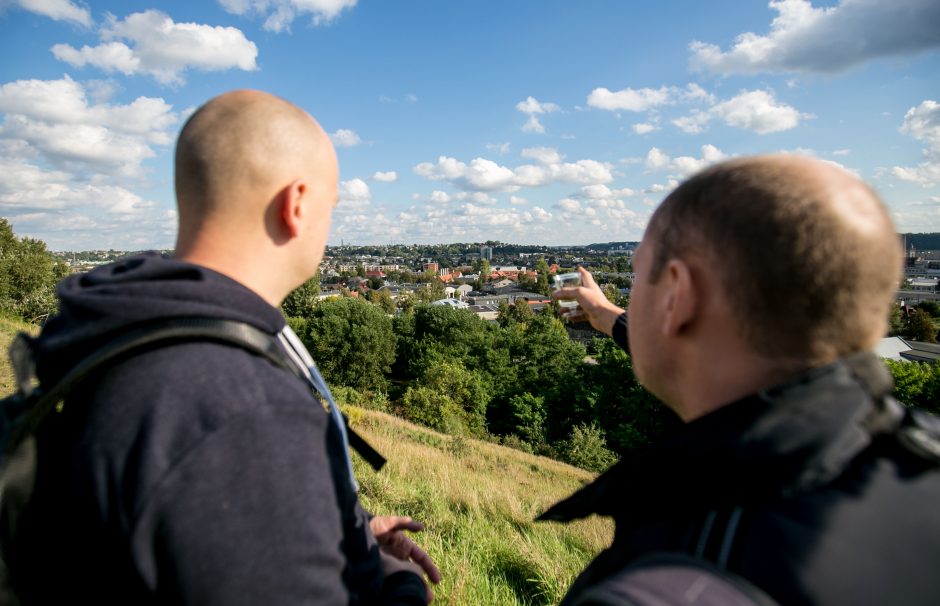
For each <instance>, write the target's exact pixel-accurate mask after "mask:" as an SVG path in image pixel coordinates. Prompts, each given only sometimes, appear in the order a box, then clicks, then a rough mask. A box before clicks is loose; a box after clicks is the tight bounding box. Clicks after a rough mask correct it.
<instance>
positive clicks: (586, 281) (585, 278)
mask: <svg viewBox="0 0 940 606" xmlns="http://www.w3.org/2000/svg"><path fill="white" fill-rule="evenodd" d="M578 272H579V273H580V274H581V284H583V285H584V286H587V287H589V288H596V287H597V282H595V281H594V276H592V275H591V272H589V271H588V270H586V269H584V267H583V266H581V265H579V266H578Z"/></svg>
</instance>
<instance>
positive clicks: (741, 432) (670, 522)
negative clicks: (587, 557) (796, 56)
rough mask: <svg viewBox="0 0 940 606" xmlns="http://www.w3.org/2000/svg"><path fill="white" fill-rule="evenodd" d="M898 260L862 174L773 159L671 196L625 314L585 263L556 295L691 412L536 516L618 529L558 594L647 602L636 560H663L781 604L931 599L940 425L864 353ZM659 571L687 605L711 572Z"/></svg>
mask: <svg viewBox="0 0 940 606" xmlns="http://www.w3.org/2000/svg"><path fill="white" fill-rule="evenodd" d="M901 257H902V253H901V249H900V246H899V242H898V238H897V235H896V233H895V230H894V226H893V225H892V222H891V220H890V218H889V216H888V213H887V212H886V209H885V207H884V205H883V204H882V203H881V201H880V200H879V199H878V197H877V196H876V194H875V193H874V192H873V191H872V190H871V189H870V188H869V187H868V186H866V185H865V184H864V183H862V182H861V181H859V180H858V179H857V178H856V177H854V176H852V175H850V174H848V173H846V172H845V171H843V170H842V169H840V168H837V167H835V166H834V165H831V164H828V163H825V162H821V161H818V160H813V159H809V158H803V157H798V156H790V155H779V156H761V157H753V158H743V159H737V160H732V161H729V162H725V163H722V164H719V165H716V166H713V167H711V168H708V169H706V170H704V171H702V172H701V173H699V174H697V175H695V176H693V177H692V178H690V179H689V180H687V181H686V182H684V183H683V184H681V185H680V186H679V187H678V188H677V189H676V190H675V191H674V192H672V194H670V195H669V196H668V197H667V198H666V200H665V201H664V202H663V203H662V204H661V205H660V207H659V208H658V209H657V210H656V212H655V213H654V214H653V217H652V219H651V220H650V223H649V226H648V228H647V230H646V234H645V235H644V238H643V242H642V243H641V245H640V246H639V248H638V249H637V251H636V254H635V256H634V259H633V264H634V271H635V273H636V279H635V280H634V284H633V289H632V291H631V293H630V305H629V313H627V312H625V311H624V310H622V309H620V308H618V307H616V306H615V305H613V304H612V303H610V302H609V301H607V299H606V298H605V297H604V295H603V294H602V293H601V291H600V289H599V288H598V287H597V285H596V283H595V282H594V280H593V278H592V277H591V275H590V274H589V273H587V272H586V271H584V270H583V269H582V270H581V271H582V286H581V287H578V288H571V289H565V290H563V291H560V292H559V293H558V295H557V296H558V297H560V298H566V299H576V300H577V301H578V303H579V304H580V310H581V311H579V312H578V313H579V314H583V316H584V317H585V319H587V320H589V321H590V322H591V323H592V325H593V326H594V327H595V328H597V329H598V330H601V331H603V332H605V333H607V334H609V335H611V336H613V337H614V339H615V340H616V341H618V343H620V344H621V346H622V347H624V348H625V349H628V351H629V352H630V355H631V358H632V363H633V369H634V372H635V374H636V377H637V379H638V380H639V381H640V383H642V384H643V386H644V387H646V388H647V389H648V390H649V391H650V392H652V393H653V394H654V395H655V396H657V397H658V398H659V399H660V400H661V401H662V402H663V404H665V405H666V406H667V407H668V408H669V409H671V410H672V411H673V412H675V413H676V415H677V416H678V417H679V418H680V419H681V420H682V421H683V422H684V423H681V424H679V423H677V427H676V428H675V429H674V430H671V431H669V432H668V433H667V435H666V436H665V437H664V438H663V439H662V440H660V441H659V442H657V443H656V444H654V445H652V446H650V447H649V448H647V449H644V450H641V451H637V452H634V453H630V454H628V455H626V456H625V457H624V458H623V459H622V460H621V461H620V462H619V463H618V464H617V465H615V466H614V467H613V468H611V469H610V470H609V471H608V472H606V473H605V474H603V475H602V476H601V477H600V478H598V480H597V481H595V482H594V483H593V484H592V485H590V486H588V487H586V488H584V489H582V490H581V491H579V492H577V493H575V494H574V495H572V496H571V497H570V498H568V499H567V500H565V501H562V502H561V503H559V504H557V505H555V506H554V507H552V508H551V509H549V510H548V511H547V512H545V514H544V515H543V516H542V518H543V519H550V520H559V521H567V520H571V519H575V518H580V517H584V516H587V515H590V514H594V513H598V514H601V515H609V516H612V517H613V518H614V519H615V520H616V523H617V532H616V537H615V539H614V542H613V545H612V546H611V547H610V548H609V549H608V550H606V551H604V552H603V553H602V554H601V555H600V556H598V558H597V559H596V560H595V561H594V562H593V563H592V564H591V565H590V566H589V567H588V568H587V569H586V570H585V571H584V573H582V575H581V576H580V577H579V578H578V579H577V580H576V581H575V583H574V585H573V586H572V587H571V589H570V592H569V594H568V596H567V598H566V599H565V601H564V603H565V604H579V605H581V604H622V603H647V602H633V601H629V600H634V599H639V598H638V596H640V595H644V594H643V592H645V591H649V590H650V587H651V586H650V585H649V584H645V583H647V581H649V579H650V578H651V577H649V576H646V577H643V579H644V580H638V579H639V578H640V577H639V576H638V571H646V572H649V571H650V568H649V566H650V565H651V563H656V562H657V560H655V557H656V556H655V554H662V553H663V552H666V553H670V554H671V556H670V557H671V558H673V559H672V560H670V561H671V562H672V563H675V562H676V561H678V560H676V558H679V557H680V556H678V555H677V554H684V556H688V557H689V558H693V560H691V561H693V562H695V563H696V564H697V565H699V564H701V562H703V561H704V562H708V563H709V566H711V567H712V569H714V570H724V571H727V573H730V574H734V575H738V577H737V578H738V579H739V580H740V578H744V579H746V580H748V581H750V582H751V583H753V584H754V585H756V586H758V587H760V588H761V589H763V590H764V591H765V592H766V593H767V594H769V595H770V597H771V598H773V599H774V600H776V601H777V602H779V603H781V604H853V605H858V604H888V603H891V604H933V603H936V600H937V596H938V593H937V588H938V585H937V580H936V576H935V575H936V572H935V570H934V569H935V568H936V562H938V561H940V515H938V513H937V511H938V510H937V503H940V422H938V420H937V419H936V418H934V417H931V416H929V415H927V414H926V413H922V412H920V411H913V410H910V409H905V408H904V407H902V406H900V405H899V404H898V403H897V402H896V401H895V400H894V399H893V398H892V397H891V395H890V394H891V392H892V381H891V376H890V374H889V373H888V372H887V369H886V368H885V366H884V365H883V364H882V363H881V362H880V361H879V360H878V358H877V357H876V356H875V355H874V354H873V353H871V350H872V349H873V347H874V345H875V344H876V342H877V341H878V340H879V339H880V338H881V337H882V336H884V335H885V334H886V332H887V320H888V315H889V310H890V307H891V305H893V303H894V295H895V291H896V289H897V286H898V283H899V280H900V277H901ZM684 556H682V557H684ZM656 565H658V566H660V568H659V569H657V573H661V572H663V570H665V569H664V568H662V566H663V560H662V559H660V560H659V561H658V564H656ZM644 567H645V568H644ZM715 567H717V568H715ZM673 570H674V569H673ZM641 576H642V574H641ZM661 578H664V579H666V581H665V585H663V584H660V585H659V586H658V587H656V584H655V583H654V584H653V587H654V589H653V591H654V593H655V592H656V591H658V590H659V589H662V588H663V587H668V588H669V591H671V592H673V594H676V593H678V594H679V595H684V596H685V598H684V600H685V601H680V602H676V603H682V604H686V603H689V604H691V603H699V602H697V601H695V596H697V595H700V594H701V592H702V591H704V588H705V587H706V585H708V583H709V582H711V581H714V580H715V577H714V576H713V577H711V578H709V577H708V575H704V576H703V575H699V576H698V577H696V578H693V579H692V581H691V582H690V583H689V584H688V585H683V584H682V582H683V581H682V580H678V579H677V578H676V577H675V576H673V577H670V576H669V574H668V573H667V574H666V576H665V577H661ZM668 593H669V592H666V593H665V594H662V595H668ZM645 595H647V596H648V595H649V594H648V593H646V594H645ZM654 603H657V604H660V603H662V604H665V603H672V602H669V601H668V600H667V601H663V602H654ZM702 603H728V602H727V600H721V599H719V600H717V601H716V602H702ZM758 603H760V602H758Z"/></svg>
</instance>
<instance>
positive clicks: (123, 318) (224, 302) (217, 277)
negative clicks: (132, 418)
mask: <svg viewBox="0 0 940 606" xmlns="http://www.w3.org/2000/svg"><path fill="white" fill-rule="evenodd" d="M57 295H58V298H59V313H58V315H56V316H55V317H54V318H52V319H51V320H49V322H47V323H46V325H45V326H44V327H43V330H42V333H41V334H40V336H39V337H37V338H36V339H35V340H33V343H32V345H33V352H34V355H35V360H36V372H37V376H38V377H39V380H40V381H50V380H53V381H54V380H55V379H57V378H58V377H60V376H61V375H62V374H63V373H64V372H66V371H67V370H68V369H69V368H71V367H72V366H73V365H74V364H75V363H77V362H78V361H80V360H81V359H82V358H83V357H85V356H86V355H88V353H90V352H91V351H93V350H94V349H96V348H97V347H99V346H100V345H101V344H102V343H104V342H105V341H107V340H108V339H109V338H110V337H111V336H112V335H113V334H115V333H118V332H121V331H122V330H124V329H127V328H129V327H130V326H132V325H135V324H138V323H141V322H146V321H150V320H157V319H161V318H169V317H177V316H189V317H192V316H204V317H214V318H221V319H226V320H237V321H241V322H246V323H248V324H251V325H252V326H255V327H257V328H260V329H261V330H264V331H266V332H269V333H271V334H274V333H276V332H278V331H279V330H281V329H282V328H283V327H284V317H283V316H282V315H281V312H280V311H279V310H277V309H275V308H274V307H271V305H269V304H268V303H267V302H266V301H265V300H264V299H262V298H261V297H260V296H259V295H257V294H256V293H254V292H253V291H251V290H249V289H248V288H247V287H245V286H243V285H242V284H240V283H238V282H236V281H235V280H233V279H231V278H229V277H227V276H224V275H222V274H220V273H218V272H215V271H212V270H211V269H207V268H205V267H201V266H199V265H194V264H191V263H185V262H182V261H177V260H174V259H169V258H167V257H163V256H161V255H159V254H157V253H146V254H142V255H138V256H134V257H128V258H127V259H123V260H121V261H118V262H116V263H111V264H108V265H103V266H101V267H99V268H96V269H94V270H92V271H90V272H88V273H86V274H76V275H73V276H69V277H67V278H65V279H64V280H62V281H61V282H60V283H59V285H58V288H57Z"/></svg>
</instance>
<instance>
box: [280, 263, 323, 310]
mask: <svg viewBox="0 0 940 606" xmlns="http://www.w3.org/2000/svg"><path fill="white" fill-rule="evenodd" d="M319 300H320V271H319V270H317V273H316V275H314V276H313V277H312V278H310V279H309V280H307V281H306V282H304V283H303V284H301V285H300V286H298V287H297V288H295V289H294V290H292V291H291V292H290V294H288V295H287V297H285V299H284V301H283V302H282V303H281V311H283V312H284V315H285V316H287V317H294V318H306V317H307V316H309V315H310V314H312V313H313V308H314V307H316V306H317V302H318V301H319Z"/></svg>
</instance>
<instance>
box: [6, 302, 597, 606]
mask: <svg viewBox="0 0 940 606" xmlns="http://www.w3.org/2000/svg"><path fill="white" fill-rule="evenodd" d="M29 329H30V326H28V325H26V324H23V323H21V322H16V321H11V320H8V319H3V318H0V346H2V348H3V352H4V355H3V356H2V361H0V395H6V394H8V393H10V392H11V391H12V390H13V388H14V387H13V384H14V381H13V373H12V371H11V369H10V367H9V364H8V362H7V358H6V355H5V352H6V348H7V347H8V346H9V343H10V341H11V340H12V338H13V335H14V334H15V333H16V332H17V331H19V330H29ZM346 412H347V414H348V415H349V417H350V422H351V423H352V424H353V425H354V426H355V427H356V429H357V430H358V431H359V432H360V433H361V434H362V435H363V437H365V438H366V439H367V440H368V441H369V442H370V443H371V444H372V445H373V446H374V447H375V448H376V449H377V450H379V452H381V453H382V454H383V455H385V456H386V457H387V458H388V461H389V462H388V464H387V465H386V466H385V468H384V469H383V470H382V471H381V472H379V473H376V472H374V471H373V470H372V469H371V468H370V467H369V466H368V465H366V464H365V463H364V462H362V461H361V460H358V458H357V457H356V456H354V464H355V466H356V475H357V477H358V479H359V482H360V486H361V490H360V494H361V497H362V501H363V504H364V505H365V507H366V508H367V509H369V510H370V511H372V512H374V513H376V514H380V515H381V514H397V515H410V516H412V517H414V518H415V519H417V520H420V521H422V522H424V523H425V524H426V526H427V529H426V530H425V531H424V532H422V533H419V534H418V535H417V536H416V537H415V538H416V540H417V541H418V542H419V543H420V544H421V545H422V547H424V548H425V549H426V550H427V551H428V552H429V553H430V554H431V556H432V557H433V558H434V560H435V562H437V564H438V566H439V567H440V569H441V574H442V576H443V580H442V581H441V584H440V585H439V586H438V587H436V588H435V594H436V598H435V602H434V603H435V604H455V605H458V604H460V605H462V604H498V605H502V604H507V605H510V604H551V603H557V602H558V601H559V600H560V599H561V597H562V596H563V595H564V592H565V589H566V588H567V587H568V586H569V585H570V584H571V581H572V580H573V579H574V577H575V575H577V573H578V572H579V571H580V570H581V569H582V568H584V566H585V565H586V564H587V563H588V562H589V561H590V560H591V558H593V556H594V555H595V554H596V553H597V552H598V551H599V550H600V549H602V548H604V547H605V546H606V545H608V544H609V543H610V540H611V539H612V537H613V526H612V524H611V523H610V522H608V521H607V520H603V519H599V518H592V519H588V520H583V521H580V522H576V523H573V524H568V525H560V524H555V523H549V522H544V523H538V524H536V523H534V522H532V518H534V517H535V516H536V515H538V514H539V513H540V512H541V511H543V510H544V509H545V508H546V507H548V506H549V505H550V504H552V503H553V502H555V501H557V500H559V499H561V498H563V497H565V496H566V495H568V494H569V493H571V492H572V491H574V490H576V489H577V488H578V487H579V486H581V485H583V484H584V483H586V482H588V481H590V480H591V479H592V478H593V474H590V473H588V472H585V471H582V470H580V469H577V468H574V467H570V466H568V465H565V464H563V463H559V462H557V461H553V460H551V459H546V458H544V457H537V456H533V455H530V454H526V453H523V452H520V451H517V450H513V449H510V448H506V447H503V446H498V445H495V444H490V443H487V442H481V441H478V440H472V439H467V438H460V437H457V438H455V437H451V436H447V435H444V434H440V433H437V432H434V431H431V430H429V429H426V428H423V427H420V426H417V425H413V424H411V423H408V422H406V421H404V420H402V419H399V418H397V417H394V416H391V415H387V414H384V413H379V412H375V411H370V410H363V409H358V408H349V409H347V411H346Z"/></svg>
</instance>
